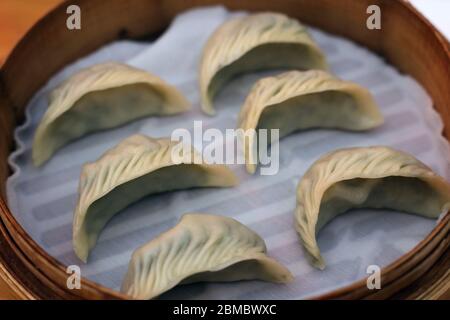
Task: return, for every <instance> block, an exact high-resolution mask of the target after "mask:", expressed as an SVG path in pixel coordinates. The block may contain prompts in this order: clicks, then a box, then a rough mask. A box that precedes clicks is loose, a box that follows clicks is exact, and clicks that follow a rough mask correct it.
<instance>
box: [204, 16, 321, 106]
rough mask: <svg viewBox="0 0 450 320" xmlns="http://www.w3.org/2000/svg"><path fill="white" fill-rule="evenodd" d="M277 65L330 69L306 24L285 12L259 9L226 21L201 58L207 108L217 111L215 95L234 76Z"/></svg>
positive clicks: (209, 42)
mask: <svg viewBox="0 0 450 320" xmlns="http://www.w3.org/2000/svg"><path fill="white" fill-rule="evenodd" d="M274 68H291V69H301V70H305V69H327V63H326V60H325V57H324V55H323V54H322V52H321V51H320V49H319V47H318V46H317V45H316V43H315V42H314V41H313V40H312V38H311V37H310V36H309V34H308V32H307V30H306V28H305V27H304V26H302V25H301V24H300V23H299V22H298V21H297V20H294V19H291V18H289V17H287V16H285V15H283V14H279V13H258V14H252V15H249V16H245V17H238V18H234V19H231V20H229V21H227V22H225V23H224V24H222V25H221V26H220V27H219V28H218V29H217V30H216V31H215V32H214V33H213V35H212V36H211V37H210V39H209V40H208V42H207V44H206V46H205V48H204V50H203V57H202V60H201V62H200V94H201V103H202V109H203V111H204V112H206V113H208V114H214V108H213V99H214V96H215V95H216V93H217V92H218V91H219V90H220V88H221V87H222V86H223V85H225V83H227V82H228V81H229V80H230V79H231V78H232V77H234V76H236V75H238V74H241V73H246V72H252V71H258V70H264V69H266V70H267V69H274Z"/></svg>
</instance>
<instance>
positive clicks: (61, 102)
mask: <svg viewBox="0 0 450 320" xmlns="http://www.w3.org/2000/svg"><path fill="white" fill-rule="evenodd" d="M188 107H189V102H188V101H187V100H186V98H184V96H183V95H182V94H181V93H180V92H179V91H178V90H177V89H176V88H175V87H173V86H171V85H169V84H167V83H165V82H164V81H163V80H161V79H160V78H158V77H156V76H154V75H152V74H150V73H148V72H145V71H143V70H139V69H135V68H133V67H130V66H127V65H124V64H120V63H115V62H110V63H103V64H98V65H94V66H92V67H89V68H86V69H83V70H81V71H79V72H78V73H76V74H74V75H73V76H71V77H70V78H68V79H67V80H66V81H64V82H63V83H62V84H61V85H60V86H59V87H57V88H56V89H55V90H54V91H53V92H52V93H51V95H50V99H49V106H48V109H47V111H46V112H45V114H44V116H43V118H42V120H41V122H40V124H39V126H38V128H37V131H36V134H35V137H34V142H33V155H32V157H33V163H34V165H35V166H40V165H42V164H43V163H44V162H45V161H47V160H48V159H49V158H50V157H51V156H52V155H53V154H54V153H55V152H56V151H57V150H58V149H60V148H61V147H63V146H64V145H66V144H68V143H69V142H71V141H72V140H75V139H77V138H80V137H82V136H83V135H86V134H88V133H92V132H95V131H99V130H104V129H109V128H114V127H117V126H120V125H122V124H124V123H127V122H129V121H132V120H135V119H138V118H142V117H146V116H151V115H159V116H163V115H172V114H176V113H180V112H183V111H186V110H187V109H188Z"/></svg>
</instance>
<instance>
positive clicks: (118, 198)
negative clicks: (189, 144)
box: [73, 135, 237, 261]
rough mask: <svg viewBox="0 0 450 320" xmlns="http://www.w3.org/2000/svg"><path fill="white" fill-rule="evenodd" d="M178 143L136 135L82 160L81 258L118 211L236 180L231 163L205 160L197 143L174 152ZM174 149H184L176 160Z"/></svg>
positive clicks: (76, 241) (77, 245) (76, 227)
mask: <svg viewBox="0 0 450 320" xmlns="http://www.w3.org/2000/svg"><path fill="white" fill-rule="evenodd" d="M177 145H178V142H172V141H171V140H170V139H153V138H150V137H146V136H143V135H134V136H131V137H129V138H127V139H125V140H123V141H122V142H121V143H119V144H118V145H117V146H116V147H114V148H112V149H110V150H109V151H107V152H106V153H105V154H104V155H103V156H101V157H100V158H99V159H98V160H97V161H95V162H92V163H88V164H85V165H84V167H83V170H82V173H81V177H80V184H79V190H78V192H79V198H78V203H77V207H76V209H75V213H74V219H73V247H74V250H75V253H76V254H77V256H78V257H79V258H80V259H81V260H83V261H86V260H87V257H88V255H89V251H90V250H91V248H92V247H94V246H95V243H96V242H97V238H98V236H99V234H100V232H101V231H102V229H103V227H104V226H105V225H106V223H107V222H108V221H109V220H110V219H111V218H112V217H113V216H114V215H115V214H116V213H118V212H119V211H120V210H122V209H124V208H125V207H127V206H128V205H129V204H131V203H133V202H135V201H137V200H139V199H141V198H143V197H145V196H147V195H149V194H155V193H160V192H165V191H173V190H180V189H187V188H193V187H231V186H234V185H236V184H237V178H236V176H235V175H234V174H233V172H232V171H231V170H230V169H229V168H228V167H226V166H224V165H208V164H203V163H202V161H201V160H202V159H201V155H200V154H198V153H197V152H196V151H195V150H194V149H193V148H191V149H190V150H189V151H183V150H185V149H189V148H182V149H180V152H178V151H177V152H175V151H173V150H174V148H177V147H176V146H177ZM183 152H184V154H183ZM173 154H177V155H178V154H180V155H181V156H180V159H179V160H178V159H175V160H174V159H173Z"/></svg>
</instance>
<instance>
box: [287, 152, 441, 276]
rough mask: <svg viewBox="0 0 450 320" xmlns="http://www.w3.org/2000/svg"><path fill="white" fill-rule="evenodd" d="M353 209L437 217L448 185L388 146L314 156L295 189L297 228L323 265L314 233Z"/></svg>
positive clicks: (318, 263) (316, 261)
mask: <svg viewBox="0 0 450 320" xmlns="http://www.w3.org/2000/svg"><path fill="white" fill-rule="evenodd" d="M352 208H374V209H377V208H391V209H394V210H398V211H404V212H408V213H412V214H417V215H421V216H423V217H427V218H437V217H438V216H439V215H440V214H441V213H442V212H446V211H447V210H448V209H449V208H450V184H449V183H447V182H446V181H445V180H444V179H443V178H441V177H440V176H438V175H437V174H435V173H434V172H433V171H432V170H431V169H430V168H428V167H427V166H426V165H425V164H423V163H422V162H420V161H419V160H417V159H415V158H414V157H413V156H411V155H409V154H406V153H404V152H401V151H397V150H394V149H391V148H388V147H378V146H377V147H368V148H350V149H341V150H337V151H334V152H331V153H329V154H327V155H325V156H323V157H322V158H320V159H319V160H317V161H316V162H315V163H314V164H313V165H312V166H311V167H310V168H309V169H308V171H307V172H306V173H305V175H304V176H303V178H302V179H301V181H300V183H299V184H298V187H297V208H296V211H295V221H296V229H297V232H298V234H299V235H300V238H301V240H302V243H303V246H304V247H305V249H306V252H307V253H308V256H309V257H310V258H311V262H312V264H313V265H314V266H316V267H318V268H320V269H323V268H324V267H325V262H324V260H323V258H322V256H321V255H320V250H319V247H318V246H317V242H316V234H317V233H318V232H319V231H320V229H321V228H322V227H323V226H324V225H325V224H327V223H328V222H329V221H330V220H332V219H333V218H334V217H336V216H337V215H339V214H341V213H344V212H346V211H348V210H350V209H352Z"/></svg>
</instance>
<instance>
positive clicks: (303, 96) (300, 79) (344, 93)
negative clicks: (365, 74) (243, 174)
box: [238, 70, 383, 173]
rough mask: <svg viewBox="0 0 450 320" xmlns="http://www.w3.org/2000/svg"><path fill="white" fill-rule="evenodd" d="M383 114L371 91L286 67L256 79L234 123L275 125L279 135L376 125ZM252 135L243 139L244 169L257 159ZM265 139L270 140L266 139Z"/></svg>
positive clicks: (323, 74) (255, 127) (253, 127)
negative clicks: (281, 70)
mask: <svg viewBox="0 0 450 320" xmlns="http://www.w3.org/2000/svg"><path fill="white" fill-rule="evenodd" d="M382 123H383V116H382V114H381V113H380V111H379V108H378V106H377V104H376V102H375V100H374V99H373V97H372V95H371V93H370V92H369V91H368V90H367V89H365V88H363V87H361V86H359V85H358V84H356V83H353V82H350V81H344V80H341V79H339V78H336V77H335V76H333V75H331V74H329V73H327V72H325V71H321V70H309V71H303V72H302V71H289V72H285V73H282V74H279V75H277V76H274V77H267V78H263V79H261V80H259V81H258V82H257V83H256V84H255V85H254V86H253V88H252V89H251V91H250V93H249V95H248V96H247V99H246V100H245V103H244V105H243V106H242V108H241V111H240V114H239V120H238V127H239V128H241V129H243V130H244V131H247V130H249V129H250V130H258V129H268V130H270V129H279V137H280V138H282V137H284V136H287V135H289V134H290V133H293V132H295V131H297V130H305V129H311V128H327V129H342V130H352V131H363V130H369V129H372V128H375V127H377V126H380V125H381V124H382ZM256 137H257V135H248V136H246V139H245V141H244V144H243V145H244V148H245V150H244V155H245V160H246V161H245V162H246V168H247V171H248V172H249V173H254V172H255V170H256V166H257V163H258V159H257V154H256V151H257V148H256V147H255V145H254V144H256V143H257V141H256V139H255V138H256ZM269 141H270V140H269Z"/></svg>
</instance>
